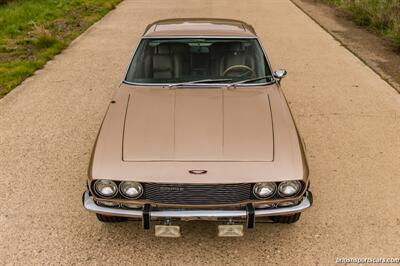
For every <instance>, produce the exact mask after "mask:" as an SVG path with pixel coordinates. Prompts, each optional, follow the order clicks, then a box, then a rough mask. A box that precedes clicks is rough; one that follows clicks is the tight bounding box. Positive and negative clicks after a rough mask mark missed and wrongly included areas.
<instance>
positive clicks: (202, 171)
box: [189, 170, 208, 175]
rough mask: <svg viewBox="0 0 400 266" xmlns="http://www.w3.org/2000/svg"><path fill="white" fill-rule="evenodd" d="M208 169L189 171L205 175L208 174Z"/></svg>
mask: <svg viewBox="0 0 400 266" xmlns="http://www.w3.org/2000/svg"><path fill="white" fill-rule="evenodd" d="M207 172H208V171H207V170H189V173H190V174H192V175H204V174H207Z"/></svg>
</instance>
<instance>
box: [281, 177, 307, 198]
mask: <svg viewBox="0 0 400 266" xmlns="http://www.w3.org/2000/svg"><path fill="white" fill-rule="evenodd" d="M288 183H294V184H297V187H298V189H297V190H296V191H295V192H294V193H292V194H285V193H283V192H282V191H281V188H282V187H283V186H285V185H287V184H288ZM302 190H303V184H302V182H301V181H300V180H288V181H283V182H280V183H279V185H278V189H277V194H278V195H279V196H280V197H281V198H290V197H295V196H297V195H299V194H300V192H301V191H302Z"/></svg>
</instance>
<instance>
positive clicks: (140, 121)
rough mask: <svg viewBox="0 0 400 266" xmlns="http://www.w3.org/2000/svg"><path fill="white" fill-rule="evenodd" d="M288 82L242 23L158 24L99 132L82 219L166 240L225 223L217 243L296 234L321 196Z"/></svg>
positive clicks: (170, 21)
mask: <svg viewBox="0 0 400 266" xmlns="http://www.w3.org/2000/svg"><path fill="white" fill-rule="evenodd" d="M285 75H286V71H285V70H282V69H278V70H276V71H274V72H272V70H271V66H270V64H269V62H268V59H267V57H266V54H265V52H264V50H263V48H262V47H261V45H260V42H259V40H258V38H257V35H256V33H255V31H254V29H253V27H252V26H250V25H248V24H246V23H245V22H242V21H237V20H230V19H168V20H161V21H157V22H154V23H152V24H151V25H149V26H148V27H147V28H146V30H145V32H144V34H143V36H142V38H141V41H140V43H139V45H138V47H137V49H136V51H135V53H134V56H133V58H132V61H131V63H130V66H129V68H128V70H127V73H126V75H125V79H124V80H123V81H122V83H121V85H120V86H119V88H118V89H117V91H116V93H115V95H114V97H113V98H112V100H111V102H110V105H109V108H108V110H107V113H106V115H105V117H104V121H103V123H102V125H101V129H100V131H99V134H98V137H97V140H96V143H95V146H94V149H93V154H92V158H91V162H90V166H89V178H88V182H87V190H86V191H85V192H84V194H83V205H84V207H85V208H86V209H87V210H89V211H91V212H94V213H96V215H97V218H98V219H99V220H100V221H102V222H120V221H126V220H140V221H142V223H143V227H144V229H149V228H150V227H151V224H152V223H153V224H155V233H156V235H157V236H165V237H178V236H180V234H181V233H180V226H179V224H180V223H178V222H179V221H190V220H212V221H217V223H218V235H219V236H242V235H243V232H244V229H245V228H253V227H254V225H255V223H256V222H260V221H262V222H265V221H269V222H275V223H294V222H296V221H297V220H299V217H300V214H301V212H302V211H304V210H305V209H307V208H309V207H310V206H311V204H312V194H311V192H310V191H309V179H308V167H307V162H306V158H305V155H304V150H303V144H302V141H301V138H300V137H299V134H298V131H297V130H296V126H295V123H294V121H293V118H292V115H291V113H290V110H289V107H288V104H287V102H286V100H285V97H284V95H283V93H282V90H281V87H280V81H281V80H282V78H283V77H285Z"/></svg>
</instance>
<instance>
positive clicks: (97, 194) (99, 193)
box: [93, 179, 118, 199]
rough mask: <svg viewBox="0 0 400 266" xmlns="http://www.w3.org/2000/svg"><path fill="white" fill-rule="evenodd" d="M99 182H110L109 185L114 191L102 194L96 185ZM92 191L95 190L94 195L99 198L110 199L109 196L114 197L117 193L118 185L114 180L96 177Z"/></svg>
mask: <svg viewBox="0 0 400 266" xmlns="http://www.w3.org/2000/svg"><path fill="white" fill-rule="evenodd" d="M100 183H109V184H111V187H114V188H115V189H113V190H114V193H113V194H111V195H104V194H102V193H101V192H100V190H99V188H98V185H99V184H100ZM93 191H94V192H95V194H96V196H98V197H100V198H105V199H111V198H115V197H116V196H117V195H118V185H117V184H116V182H115V181H113V180H108V179H98V180H96V181H95V182H94V183H93Z"/></svg>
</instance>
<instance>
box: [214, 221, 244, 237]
mask: <svg viewBox="0 0 400 266" xmlns="http://www.w3.org/2000/svg"><path fill="white" fill-rule="evenodd" d="M243 234H244V233H243V225H242V224H224V225H218V236H219V237H242V236H243Z"/></svg>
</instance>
